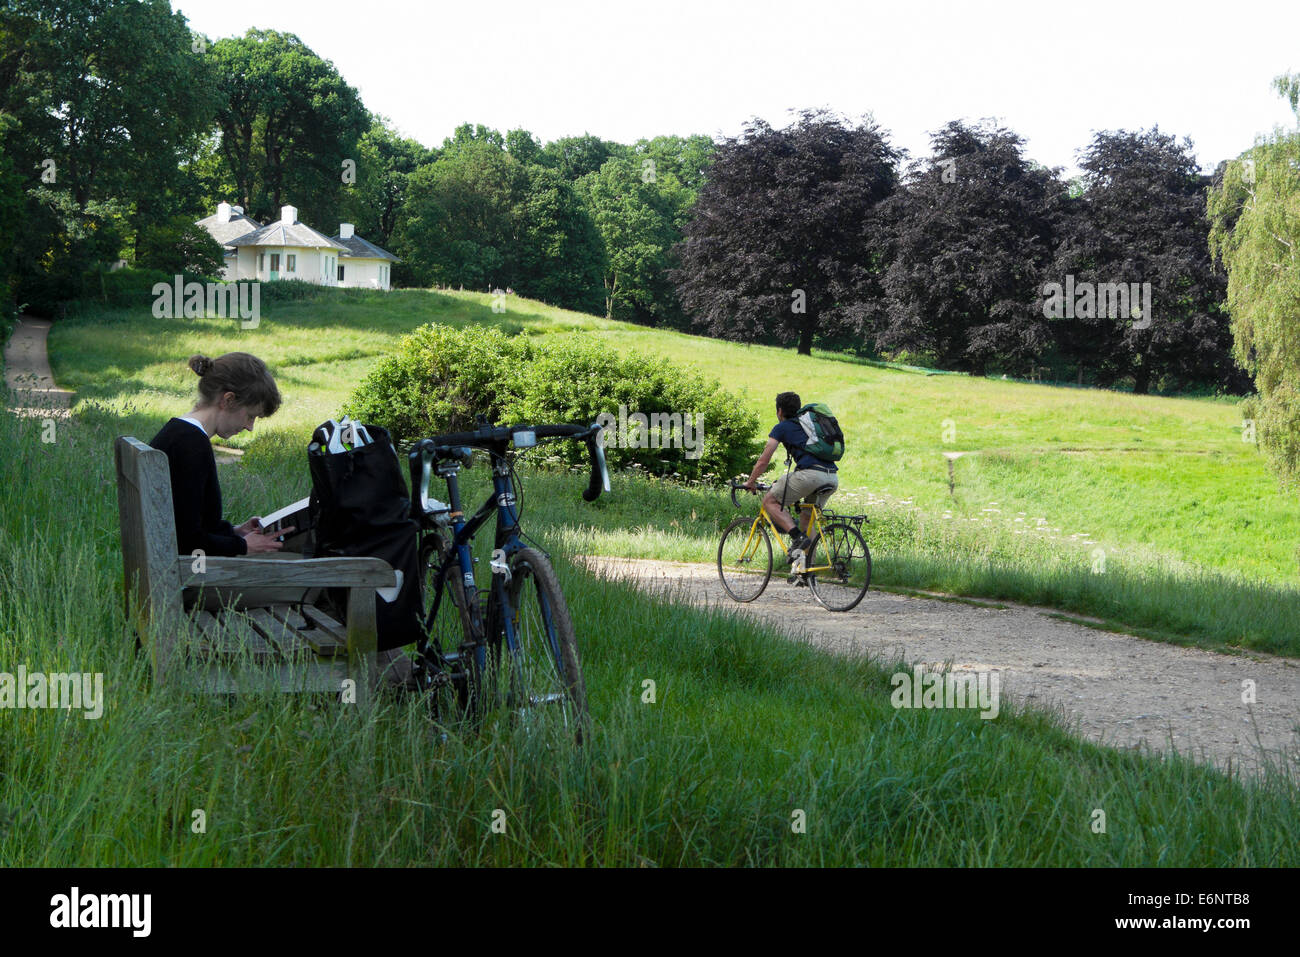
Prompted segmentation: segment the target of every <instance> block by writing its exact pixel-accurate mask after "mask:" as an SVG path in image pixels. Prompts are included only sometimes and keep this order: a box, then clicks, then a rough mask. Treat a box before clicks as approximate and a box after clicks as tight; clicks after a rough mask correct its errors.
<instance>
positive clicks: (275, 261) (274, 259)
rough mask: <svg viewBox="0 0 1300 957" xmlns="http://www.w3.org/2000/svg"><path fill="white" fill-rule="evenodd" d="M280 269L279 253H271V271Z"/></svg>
mask: <svg viewBox="0 0 1300 957" xmlns="http://www.w3.org/2000/svg"><path fill="white" fill-rule="evenodd" d="M279 271H280V254H279V253H271V272H279Z"/></svg>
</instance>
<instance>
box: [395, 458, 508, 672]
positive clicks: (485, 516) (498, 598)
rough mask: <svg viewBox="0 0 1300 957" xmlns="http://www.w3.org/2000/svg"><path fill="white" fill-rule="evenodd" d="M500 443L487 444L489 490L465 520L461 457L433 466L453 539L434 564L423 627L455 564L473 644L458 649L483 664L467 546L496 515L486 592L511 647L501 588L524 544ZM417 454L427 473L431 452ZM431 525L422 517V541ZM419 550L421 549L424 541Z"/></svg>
mask: <svg viewBox="0 0 1300 957" xmlns="http://www.w3.org/2000/svg"><path fill="white" fill-rule="evenodd" d="M504 444H505V443H501V446H502V447H501V448H499V449H498V448H494V449H489V450H488V454H489V455H490V456H491V461H492V493H491V494H490V495H489V496H488V497H487V499H486V500H485V501H484V502H483V504H482V505H481V506H479V509H478V511H476V512H475V513H474V514H473V515H472V516H471V517H470V518H469V519H468V520H467V519H466V518H465V515H464V510H463V508H462V505H461V496H460V469H461V465H460V463H459V462H455V461H446V462H442V463H440V464H439V465H438V466H437V468H436V470H434V471H435V472H436V474H437V475H438V476H439V477H440V478H443V479H445V480H446V482H447V493H448V500H449V504H450V505H451V511H450V514H449V518H450V519H451V529H452V541H451V548H450V549H449V551H448V554H447V555H446V557H445V558H444V559H443V561H442V563H441V564H440V565H439V567H438V571H437V573H436V576H435V581H436V582H437V594H436V595H435V596H434V600H433V605H432V607H431V608H430V609H429V614H428V617H427V618H426V620H425V630H426V632H428V631H430V630H431V629H432V627H433V622H434V620H435V619H436V617H437V614H438V608H439V606H440V605H441V604H442V600H443V597H444V595H445V594H446V590H445V582H446V576H447V574H448V573H449V572H450V571H451V570H453V569H455V570H457V571H458V572H459V573H460V576H461V582H462V584H463V585H464V590H465V602H466V605H467V606H468V611H469V619H470V622H471V623H472V628H473V642H472V644H473V647H472V648H466V647H465V644H466V643H462V645H461V647H460V648H459V649H458V650H459V652H460V654H461V655H463V654H464V653H465V652H466V651H472V652H473V654H474V660H475V662H476V663H477V664H478V665H479V666H480V667H483V666H484V665H485V664H486V656H487V641H486V638H487V636H486V635H485V634H483V633H482V625H483V616H482V614H481V602H480V599H479V591H478V581H477V576H476V575H475V572H474V556H473V554H472V553H471V550H470V546H471V543H472V542H473V540H474V536H475V535H477V534H478V532H479V530H480V529H481V528H482V527H483V525H484V524H485V523H486V522H487V521H488V520H489V519H490V518H491V517H492V516H493V515H494V514H495V515H496V518H497V526H496V535H495V541H494V548H493V552H492V559H491V568H492V587H491V592H492V597H493V600H494V607H496V608H500V609H501V610H502V612H503V614H502V619H503V620H502V621H501V622H499V623H493V624H499V625H501V626H502V627H503V628H504V631H505V636H504V637H505V641H506V646H507V648H508V649H509V650H510V651H512V652H513V651H516V650H517V649H518V642H517V639H516V637H515V630H514V624H513V615H512V614H511V611H512V609H511V606H510V597H509V594H508V593H507V590H506V584H507V583H508V582H509V566H508V564H507V563H508V562H509V559H510V556H512V555H514V554H515V552H517V551H519V550H520V549H521V548H524V547H525V546H524V543H523V541H522V540H521V539H520V537H519V514H518V512H517V511H516V509H515V494H514V489H513V487H512V485H511V481H510V463H509V461H508V460H507V459H506V455H505V448H504ZM422 456H423V461H422V462H421V463H420V465H421V467H422V472H423V474H424V475H426V476H427V475H429V474H430V470H429V468H428V465H429V464H430V460H431V459H432V453H430V452H428V451H425V452H423V453H422ZM466 458H468V456H466ZM427 491H428V490H427V487H425V486H424V485H423V484H422V485H421V489H420V493H421V496H422V497H427ZM435 531H436V525H432V524H431V523H430V522H429V520H428V519H427V517H426V518H425V519H424V520H423V521H422V522H421V535H420V537H421V545H422V546H423V540H424V538H425V537H426V536H427V535H428V534H429V533H430V532H435ZM421 551H423V547H422V548H421ZM437 653H438V655H439V656H442V655H443V650H442V649H438V650H437Z"/></svg>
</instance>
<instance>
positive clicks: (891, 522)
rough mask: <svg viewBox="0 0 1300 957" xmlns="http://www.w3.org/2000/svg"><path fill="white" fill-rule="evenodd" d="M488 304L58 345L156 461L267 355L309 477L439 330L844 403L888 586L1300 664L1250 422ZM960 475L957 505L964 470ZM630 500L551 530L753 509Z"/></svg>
mask: <svg viewBox="0 0 1300 957" xmlns="http://www.w3.org/2000/svg"><path fill="white" fill-rule="evenodd" d="M490 302H491V300H490V298H489V297H488V296H486V295H482V294H472V293H439V292H422V291H408V292H400V293H392V294H382V293H371V294H364V293H362V294H358V293H353V294H351V295H348V296H346V297H344V296H330V295H325V296H322V298H321V299H319V300H316V301H306V302H279V303H272V304H269V305H268V306H267V308H266V309H265V310H264V314H263V318H262V322H261V325H260V326H259V328H258V329H256V330H251V331H241V330H239V329H238V328H237V326H236V324H235V323H233V322H226V321H221V320H184V319H179V320H166V319H155V318H153V317H152V316H151V315H149V314H148V313H147V312H145V311H142V310H137V311H135V312H131V311H117V312H110V313H104V314H91V315H87V316H86V317H85V318H82V319H72V320H69V321H65V322H61V323H59V324H57V325H56V326H55V328H54V330H53V332H52V334H51V352H52V355H53V365H54V371H55V375H56V378H57V379H58V381H59V382H60V384H62V385H64V386H66V387H69V388H74V389H77V390H78V392H79V395H80V398H81V399H82V400H83V406H82V409H83V411H84V412H85V413H86V414H87V415H89V416H91V417H92V418H93V417H95V416H103V417H105V418H106V419H108V420H111V421H114V422H117V423H119V424H120V426H121V428H122V429H123V430H124V431H133V432H135V433H136V434H139V435H141V436H142V437H143V438H145V439H148V438H149V437H151V436H152V434H153V432H154V431H156V429H157V428H158V427H159V426H160V425H161V423H162V422H163V421H165V419H166V418H167V417H168V416H170V415H173V414H177V413H179V412H184V411H187V410H188V408H189V403H190V402H191V401H192V397H193V394H194V383H195V378H194V376H193V374H192V373H191V372H190V371H189V370H188V369H187V368H186V367H185V360H186V358H187V357H188V356H189V355H190V354H191V353H193V352H200V351H201V352H205V353H207V354H210V355H217V354H220V353H221V352H224V351H227V350H231V349H245V350H248V351H252V352H255V353H257V354H258V355H261V356H263V357H264V358H265V359H266V360H267V362H268V363H269V364H270V365H271V367H272V368H273V369H274V370H275V373H276V375H277V378H278V381H279V382H280V384H281V387H282V390H283V392H284V394H285V405H284V406H283V407H282V409H281V410H280V412H279V413H277V415H276V416H275V417H274V418H272V419H270V420H267V421H266V422H265V423H262V424H260V425H259V429H258V434H256V435H253V436H249V435H247V434H245V435H242V436H240V437H239V438H237V439H236V440H235V443H236V444H237V445H240V446H243V447H246V448H249V449H251V450H258V449H259V447H260V446H265V449H266V451H267V453H268V455H270V454H272V452H273V450H274V457H279V456H281V455H287V456H289V457H290V458H292V457H293V456H295V455H298V456H300V455H301V449H302V446H303V445H304V444H305V437H306V436H307V435H308V433H309V431H310V429H311V428H312V427H313V426H315V425H316V424H318V423H319V422H321V421H323V420H325V419H327V418H330V417H332V416H336V415H337V414H338V411H339V407H340V405H341V403H342V401H343V400H344V399H345V398H346V396H347V395H348V394H349V393H350V391H351V390H352V388H354V387H355V385H356V384H357V383H359V382H360V381H361V379H362V378H363V377H364V375H365V373H366V372H367V370H368V369H369V368H370V367H371V366H372V365H373V364H374V363H375V362H376V361H377V359H378V358H379V357H380V356H382V355H384V354H385V353H386V352H387V351H389V350H391V349H392V348H393V346H394V345H395V343H396V342H397V340H398V339H399V338H400V336H401V335H402V334H404V333H405V332H408V331H409V330H411V329H412V328H414V327H416V326H417V325H419V324H421V323H423V322H428V321H438V322H447V323H452V324H463V323H469V322H491V323H496V324H499V325H501V326H503V327H504V328H507V329H509V330H512V331H517V332H523V333H526V334H530V335H552V334H572V335H582V336H587V337H597V338H599V339H601V340H603V341H605V342H608V343H609V346H610V348H612V349H620V350H629V349H637V350H642V351H645V352H649V353H652V354H656V355H661V356H663V357H664V358H665V361H670V362H674V363H686V362H690V363H694V364H696V365H697V366H698V367H700V368H702V369H704V370H706V374H708V375H712V376H715V377H717V378H718V379H720V380H721V382H722V384H723V385H724V386H726V387H727V388H729V389H732V390H733V391H736V392H738V393H740V394H742V395H743V396H744V401H745V402H746V403H747V404H748V405H749V406H750V407H751V408H752V409H753V410H755V411H756V412H758V413H759V415H760V417H761V420H762V421H764V422H768V421H770V420H771V419H772V412H771V404H772V396H773V395H774V394H775V393H776V392H777V391H781V390H784V389H794V390H797V391H799V392H800V393H801V394H802V395H804V396H805V397H806V398H809V399H811V398H817V399H820V400H822V401H826V402H827V403H828V404H829V405H830V406H831V407H832V408H833V409H834V410H835V411H836V413H837V415H838V416H839V418H840V421H841V423H842V424H843V425H844V427H845V431H846V434H847V435H848V436H849V452H848V454H847V456H846V458H845V460H844V462H843V463H842V470H841V489H842V490H843V491H841V493H839V494H838V495H837V496H836V498H835V499H834V505H835V507H837V508H839V509H841V510H844V511H860V512H866V513H867V514H869V515H870V516H871V519H872V524H871V527H870V533H869V535H868V541H869V544H870V545H871V546H872V549H873V555H874V557H875V560H876V564H875V568H876V578H875V581H876V582H877V583H878V584H882V585H892V586H897V587H904V588H922V589H937V590H942V591H948V592H952V593H956V594H964V595H980V596H984V597H991V598H1002V599H1012V600H1020V601H1027V602H1032V603H1036V604H1047V605H1055V606H1056V607H1059V608H1062V609H1064V610H1067V611H1073V612H1078V613H1080V614H1087V615H1093V616H1096V617H1099V618H1102V619H1104V620H1106V621H1109V622H1113V623H1115V624H1117V625H1122V626H1124V627H1126V628H1129V629H1133V630H1137V631H1139V632H1141V633H1143V634H1147V635H1149V636H1151V637H1159V638H1165V639H1168V640H1175V641H1185V642H1190V643H1195V644H1201V645H1204V646H1207V647H1214V648H1229V647H1244V648H1254V649H1260V650H1267V651H1272V652H1275V653H1282V654H1291V655H1300V627H1298V626H1297V625H1296V624H1295V623H1296V622H1297V621H1300V587H1298V586H1300V580H1298V576H1297V552H1296V546H1297V543H1298V542H1300V503H1298V502H1297V501H1296V498H1295V496H1294V495H1287V494H1284V493H1282V492H1281V491H1279V489H1278V488H1277V485H1276V483H1275V481H1274V480H1273V478H1272V477H1271V476H1270V475H1269V473H1268V471H1267V469H1266V467H1265V465H1264V461H1263V459H1262V457H1261V456H1260V455H1259V453H1258V451H1257V449H1256V448H1255V447H1254V446H1253V445H1251V444H1248V443H1246V442H1243V441H1242V435H1243V432H1242V421H1241V416H1240V412H1239V411H1238V408H1237V404H1236V403H1235V402H1230V401H1225V400H1212V399H1176V398H1160V397H1150V396H1134V395H1129V394H1125V393H1117V392H1108V391H1101V390H1093V389H1074V388H1065V387H1052V386H1043V385H1034V384H1027V383H1018V382H1004V381H997V380H985V379H977V378H970V377H967V376H954V375H942V376H939V375H926V374H924V371H923V370H922V371H916V370H912V371H908V370H901V369H890V368H881V367H880V366H879V365H878V364H869V363H865V362H862V361H855V360H853V359H851V358H846V357H840V356H834V355H816V356H813V357H799V356H795V355H794V354H793V353H792V352H791V351H789V350H778V349H772V348H766V347H757V346H742V345H737V344H734V343H725V342H720V341H717V340H713V339H706V338H701V337H695V336H685V335H681V334H678V333H672V332H665V331H661V330H651V329H645V328H642V327H638V326H632V325H628V324H624V323H615V322H609V321H606V320H603V319H600V318H596V317H592V316H586V315H580V314H577V313H570V312H566V311H564V310H560V309H555V308H552V307H548V306H544V305H542V304H539V303H534V302H530V301H526V300H518V299H511V300H510V301H509V303H508V308H507V309H506V311H505V312H504V313H501V314H497V313H494V312H493V311H492V309H491V308H490ZM706 428H707V423H706ZM957 452H960V453H964V454H963V455H961V457H959V458H957V459H955V460H954V461H953V471H952V480H953V488H952V491H951V492H950V490H949V469H948V466H949V459H948V458H946V457H945V453H957ZM277 474H293V475H294V478H293V480H292V481H291V482H289V483H288V485H290V486H292V487H273V488H266V489H264V490H261V491H259V493H258V494H259V495H260V496H261V497H259V498H254V499H253V500H251V501H249V502H247V503H240V504H241V506H244V507H245V510H247V511H251V512H257V511H265V510H266V509H268V508H270V507H273V505H275V504H279V503H281V502H284V501H287V500H290V499H291V498H292V496H293V495H294V494H298V493H301V494H305V489H306V483H307V476H306V470H305V468H304V469H300V470H299V472H297V473H293V472H292V470H290V471H287V472H284V473H281V472H278V471H277ZM773 474H775V473H773ZM617 481H618V482H619V483H620V484H619V486H618V488H616V492H617V494H616V495H614V496H612V497H611V500H610V502H609V503H608V504H607V505H606V506H605V507H604V509H603V510H602V511H599V512H597V513H595V514H594V515H593V514H592V513H590V512H577V511H574V510H572V509H571V508H569V506H567V505H564V504H562V501H563V500H562V499H556V498H555V497H553V496H543V497H542V501H543V502H544V503H547V504H543V506H542V507H543V508H546V509H548V510H547V511H546V513H545V519H546V521H548V522H551V523H553V524H554V526H555V527H556V528H557V529H558V530H559V531H560V532H562V533H563V534H564V535H567V536H568V540H569V541H570V542H572V543H576V542H581V543H582V546H583V547H585V548H586V549H588V550H592V551H597V552H603V553H607V554H614V555H625V556H629V557H650V558H664V559H681V560H695V561H708V560H710V559H711V556H712V553H713V550H714V549H715V547H716V540H717V534H718V530H719V528H720V527H721V526H722V525H723V524H725V520H726V518H727V515H728V512H729V511H730V509H731V506H730V503H729V502H725V501H724V498H723V496H722V495H721V493H720V492H717V491H708V490H702V489H699V488H693V489H687V488H681V487H672V486H661V485H652V484H647V483H644V482H642V481H639V480H637V479H636V478H635V477H632V476H622V477H619V478H618V479H617ZM551 502H555V504H556V507H555V508H553V509H552V508H550V507H549V503H551ZM239 514H242V512H241V513H239Z"/></svg>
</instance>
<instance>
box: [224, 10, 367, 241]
mask: <svg viewBox="0 0 1300 957" xmlns="http://www.w3.org/2000/svg"><path fill="white" fill-rule="evenodd" d="M209 55H210V56H211V58H212V60H213V62H214V64H215V65H216V68H217V70H218V89H219V91H220V96H221V100H220V107H219V109H218V110H217V124H218V126H219V127H220V130H221V155H222V158H223V159H224V160H225V163H226V167H227V171H228V173H229V176H230V178H231V180H233V182H234V183H235V188H236V191H237V192H236V195H237V196H238V199H239V202H240V204H241V205H242V206H243V207H244V208H245V209H246V210H247V211H248V212H249V215H251V216H252V217H253V218H255V219H263V220H265V219H274V218H275V217H277V216H278V215H279V212H280V207H281V206H283V205H284V204H285V203H287V202H288V200H289V198H290V197H292V198H293V201H294V204H295V205H297V206H298V208H299V217H300V218H301V219H303V220H305V221H313V222H325V221H328V220H332V219H333V218H334V217H335V216H336V215H337V213H338V210H339V208H340V206H341V202H342V199H343V194H342V190H343V186H344V180H343V176H344V172H345V166H344V161H345V160H352V161H353V162H357V160H358V155H359V154H358V143H359V141H360V140H361V137H362V135H363V134H364V133H365V132H366V130H368V129H369V128H370V125H371V123H370V118H369V116H368V114H367V113H366V110H365V108H364V107H363V106H362V104H361V99H360V97H359V96H358V94H357V91H356V90H355V89H353V88H352V87H350V86H348V84H347V83H346V82H345V81H344V80H343V78H342V77H341V76H340V75H339V73H338V71H337V70H335V69H334V65H333V64H332V63H331V62H329V61H328V60H323V59H321V58H320V57H319V56H317V55H316V53H314V52H313V51H312V50H311V49H310V48H309V47H308V46H307V45H306V44H304V43H303V42H302V40H300V39H299V38H298V37H297V36H295V35H293V34H291V33H278V32H276V31H274V30H249V31H248V32H247V33H246V34H245V35H244V36H242V37H232V38H227V39H222V40H218V41H217V42H216V43H214V44H213V45H212V47H211V50H210V54H209Z"/></svg>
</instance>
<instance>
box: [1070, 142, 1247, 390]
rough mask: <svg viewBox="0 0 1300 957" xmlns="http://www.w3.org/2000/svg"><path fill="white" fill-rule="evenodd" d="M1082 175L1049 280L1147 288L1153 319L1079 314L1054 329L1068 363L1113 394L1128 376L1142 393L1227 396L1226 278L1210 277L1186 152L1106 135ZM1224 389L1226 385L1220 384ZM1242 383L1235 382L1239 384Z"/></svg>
mask: <svg viewBox="0 0 1300 957" xmlns="http://www.w3.org/2000/svg"><path fill="white" fill-rule="evenodd" d="M1080 166H1081V168H1082V169H1083V171H1084V193H1083V196H1082V197H1081V199H1080V200H1079V202H1078V206H1077V210H1076V213H1077V214H1076V215H1074V216H1071V217H1070V218H1069V220H1068V221H1067V223H1066V225H1065V228H1064V229H1063V231H1062V241H1061V245H1060V248H1059V250H1058V254H1057V263H1056V272H1057V275H1056V276H1055V277H1054V281H1056V282H1061V283H1064V281H1065V277H1067V276H1073V277H1074V282H1075V284H1076V287H1077V284H1078V283H1080V282H1089V283H1094V284H1100V283H1124V284H1133V283H1136V284H1138V287H1139V290H1140V289H1141V287H1142V284H1145V283H1150V310H1149V314H1147V312H1146V310H1145V297H1144V303H1143V308H1142V309H1139V308H1138V307H1137V305H1135V304H1132V303H1130V312H1131V314H1130V315H1129V316H1118V317H1111V316H1107V315H1102V309H1101V307H1100V301H1098V303H1097V306H1096V308H1089V307H1088V306H1087V304H1086V302H1085V303H1083V306H1084V308H1082V309H1080V308H1077V307H1076V309H1075V310H1074V311H1075V317H1074V318H1073V319H1063V320H1059V321H1058V322H1057V323H1056V325H1057V329H1058V335H1059V337H1060V342H1061V345H1062V347H1063V349H1064V351H1065V352H1066V354H1067V355H1071V356H1073V357H1075V358H1076V360H1077V361H1079V362H1081V363H1089V364H1091V365H1092V366H1093V368H1094V369H1095V372H1096V376H1097V379H1098V381H1099V382H1101V383H1102V384H1103V385H1109V384H1111V383H1113V382H1116V381H1119V380H1121V379H1125V378H1129V377H1131V378H1132V379H1133V383H1134V386H1133V388H1134V391H1135V392H1138V393H1146V392H1148V391H1149V390H1150V388H1151V387H1152V386H1153V385H1155V384H1156V383H1158V382H1160V381H1161V380H1162V379H1166V380H1168V382H1169V383H1171V384H1181V385H1186V384H1190V383H1195V382H1204V381H1215V380H1216V379H1217V380H1218V381H1217V383H1216V384H1219V385H1223V386H1229V387H1231V386H1232V385H1233V384H1234V381H1233V380H1234V379H1235V376H1234V375H1233V374H1232V372H1231V370H1230V369H1229V368H1227V367H1226V364H1225V363H1224V361H1223V360H1224V358H1225V357H1226V356H1227V354H1228V351H1229V349H1230V347H1231V343H1230V341H1229V336H1230V330H1229V324H1228V321H1227V317H1226V316H1225V315H1224V314H1223V310H1222V303H1223V301H1224V291H1225V290H1224V283H1225V277H1224V276H1223V274H1222V273H1219V272H1217V271H1216V270H1215V268H1214V264H1213V262H1212V260H1211V256H1210V249H1209V243H1208V241H1207V235H1208V232H1209V221H1208V220H1207V218H1206V211H1205V210H1206V190H1207V188H1208V186H1209V183H1210V179H1209V177H1206V176H1203V175H1202V174H1201V173H1200V171H1199V167H1198V165H1197V162H1196V157H1195V155H1194V153H1193V152H1192V146H1191V143H1190V142H1189V141H1187V140H1184V141H1183V143H1182V144H1179V143H1178V142H1177V141H1176V140H1175V138H1174V137H1173V136H1171V135H1168V134H1164V133H1161V132H1160V131H1159V129H1152V130H1149V131H1140V132H1130V131H1125V130H1120V131H1103V132H1100V133H1097V134H1096V135H1095V136H1094V137H1093V141H1092V143H1091V144H1090V146H1089V147H1088V149H1087V150H1086V151H1085V152H1084V154H1083V158H1082V160H1081V162H1080ZM1225 379H1226V380H1227V381H1224V380H1225ZM1236 384H1238V385H1239V384H1240V383H1236Z"/></svg>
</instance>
